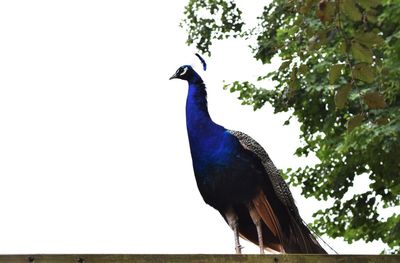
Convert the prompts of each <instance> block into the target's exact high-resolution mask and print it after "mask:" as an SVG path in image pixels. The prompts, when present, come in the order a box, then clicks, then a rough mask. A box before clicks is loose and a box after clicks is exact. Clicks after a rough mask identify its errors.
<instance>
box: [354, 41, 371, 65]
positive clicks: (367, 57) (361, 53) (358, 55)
mask: <svg viewBox="0 0 400 263" xmlns="http://www.w3.org/2000/svg"><path fill="white" fill-rule="evenodd" d="M351 52H352V54H353V57H354V59H355V60H356V61H358V62H368V63H370V64H371V63H372V61H373V58H372V56H373V53H372V51H371V49H369V48H367V47H365V46H363V45H361V44H360V43H358V42H356V41H353V42H352V44H351Z"/></svg>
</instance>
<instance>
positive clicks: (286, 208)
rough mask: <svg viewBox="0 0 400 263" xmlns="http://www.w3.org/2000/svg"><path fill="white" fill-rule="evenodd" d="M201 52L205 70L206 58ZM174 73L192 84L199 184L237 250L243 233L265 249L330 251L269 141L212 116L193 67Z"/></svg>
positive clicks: (190, 112)
mask: <svg viewBox="0 0 400 263" xmlns="http://www.w3.org/2000/svg"><path fill="white" fill-rule="evenodd" d="M196 55H197V56H198V57H199V58H200V60H201V62H202V63H203V67H204V70H205V69H206V64H205V62H204V59H202V58H201V56H200V55H198V54H196ZM170 79H181V80H185V81H187V82H188V84H189V89H188V95H187V100H186V127H187V133H188V137H189V145H190V152H191V156H192V163H193V170H194V174H195V178H196V183H197V187H198V189H199V191H200V194H201V196H202V197H203V199H204V201H205V203H207V204H208V205H210V206H212V207H213V208H215V209H216V210H218V211H219V213H220V214H221V215H222V217H223V218H224V219H225V221H226V222H227V223H228V225H229V226H230V227H231V229H232V230H233V233H234V240H235V251H236V253H237V254H241V248H242V247H241V245H240V241H239V236H240V237H242V238H244V239H247V240H249V241H250V242H252V243H254V244H256V245H258V246H259V248H260V253H261V254H263V253H264V250H265V249H268V250H273V251H277V252H280V253H307V254H326V251H325V250H324V249H323V248H322V247H321V245H320V244H319V243H318V241H317V239H316V238H315V237H314V235H313V234H312V233H311V231H310V229H309V228H308V227H307V225H306V224H305V223H304V221H303V220H302V218H301V217H300V214H299V211H298V209H297V207H296V204H295V201H294V199H293V196H292V194H291V192H290V190H289V187H288V185H287V184H286V183H285V181H284V180H283V178H282V177H281V175H280V173H279V171H278V169H277V168H276V167H275V165H274V164H273V162H272V161H271V159H270V158H269V156H268V154H267V152H266V151H265V150H264V149H263V147H262V146H261V145H260V144H259V143H257V142H256V141H255V140H254V139H253V138H251V137H250V136H249V135H247V134H245V133H243V132H240V131H234V130H229V129H226V128H224V127H223V126H221V125H219V124H217V123H215V122H214V121H213V120H212V119H211V117H210V114H209V112H208V107H207V91H206V86H205V84H204V82H203V80H202V78H201V77H200V75H199V74H198V73H197V72H196V71H195V70H194V69H193V67H192V66H190V65H183V66H181V67H179V68H178V70H177V71H176V72H175V74H174V75H173V76H172V77H171V78H170Z"/></svg>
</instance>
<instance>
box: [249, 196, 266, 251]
mask: <svg viewBox="0 0 400 263" xmlns="http://www.w3.org/2000/svg"><path fill="white" fill-rule="evenodd" d="M248 209H249V214H250V217H251V219H252V220H253V223H254V225H255V226H256V228H257V236H258V246H259V247H260V254H264V240H263V236H262V222H261V217H260V215H259V214H258V212H257V210H256V208H255V207H254V205H253V204H252V203H250V204H249V205H248Z"/></svg>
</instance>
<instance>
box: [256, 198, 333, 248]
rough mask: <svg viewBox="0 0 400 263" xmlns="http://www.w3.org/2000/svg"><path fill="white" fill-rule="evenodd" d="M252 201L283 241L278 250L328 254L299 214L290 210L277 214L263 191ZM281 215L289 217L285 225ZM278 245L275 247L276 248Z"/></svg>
mask: <svg viewBox="0 0 400 263" xmlns="http://www.w3.org/2000/svg"><path fill="white" fill-rule="evenodd" d="M252 202H253V204H254V206H255V208H256V210H257V212H258V214H259V215H260V217H261V218H262V221H263V222H264V223H265V225H266V226H267V227H268V229H269V230H270V231H271V232H272V234H274V235H275V237H277V239H278V240H279V242H280V243H281V246H279V245H278V247H281V249H279V250H278V251H280V252H283V253H285V252H286V253H310V254H326V251H325V250H324V249H323V248H322V247H321V246H320V245H319V243H318V241H317V240H316V239H315V237H314V236H313V235H312V234H311V232H310V230H309V229H308V227H307V226H306V225H305V224H304V223H303V221H302V220H301V218H300V217H299V216H295V215H293V214H291V213H290V212H288V211H287V215H278V214H276V212H275V211H274V209H273V207H272V205H271V203H270V202H269V201H268V199H267V197H266V196H265V194H264V192H263V191H260V193H259V194H258V195H257V196H256V197H255V198H254V199H253V200H252ZM279 216H280V217H282V216H284V217H287V218H286V220H285V225H282V226H281V224H280V220H279V218H280V217H279ZM281 219H282V218H281ZM276 247H277V246H275V248H273V249H275V250H276Z"/></svg>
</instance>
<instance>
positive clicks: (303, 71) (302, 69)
mask: <svg viewBox="0 0 400 263" xmlns="http://www.w3.org/2000/svg"><path fill="white" fill-rule="evenodd" d="M299 72H300V73H301V74H303V75H306V74H307V73H308V72H309V69H308V67H307V65H306V64H301V65H300V66H299Z"/></svg>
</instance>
